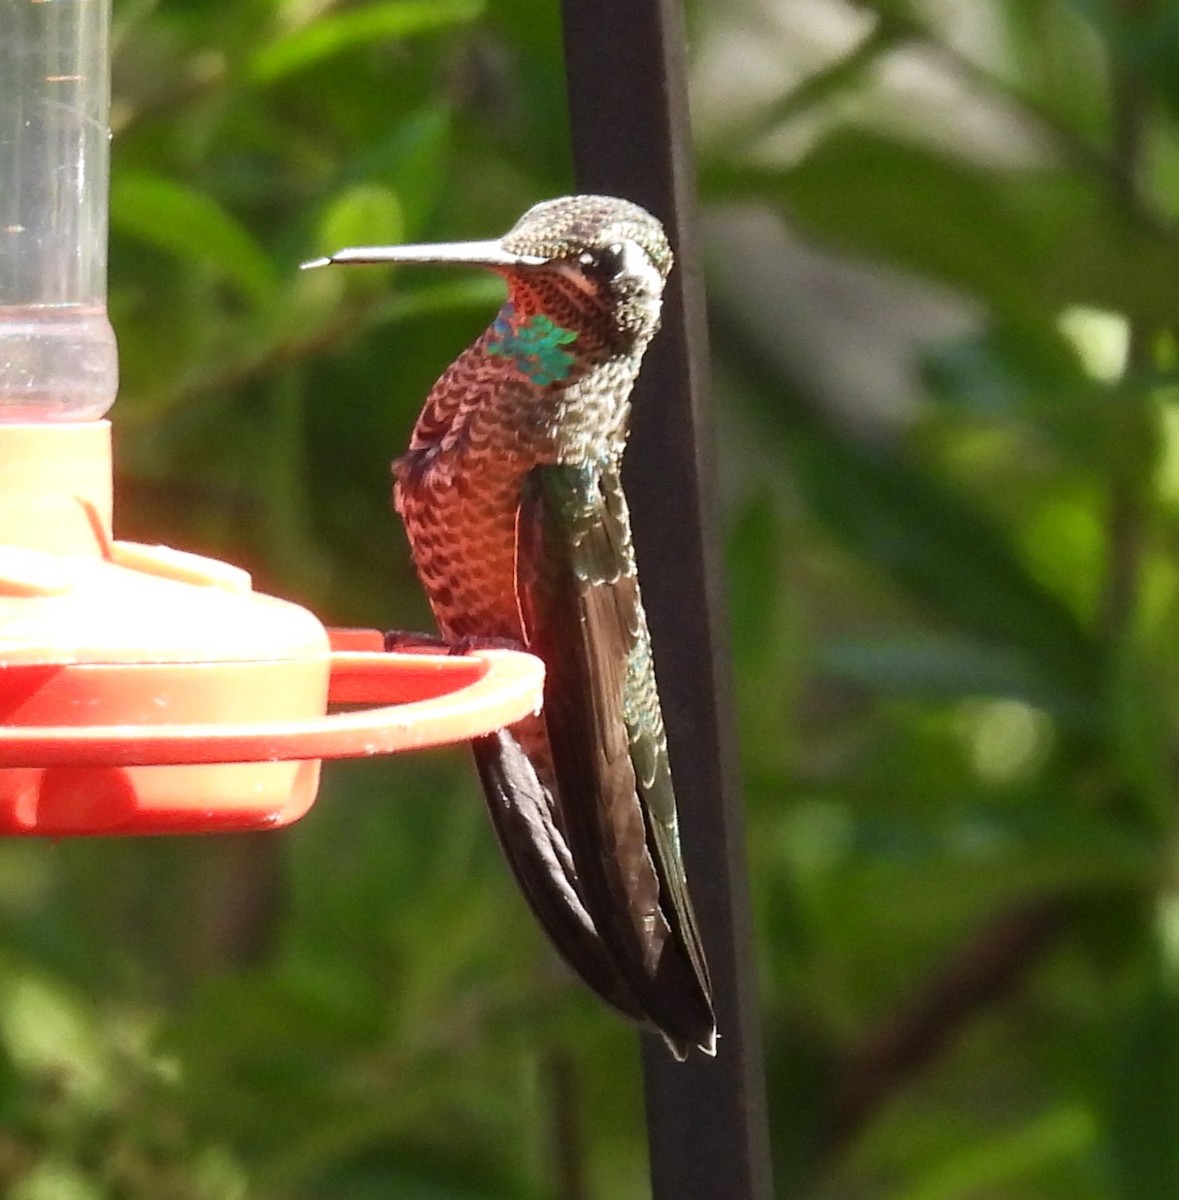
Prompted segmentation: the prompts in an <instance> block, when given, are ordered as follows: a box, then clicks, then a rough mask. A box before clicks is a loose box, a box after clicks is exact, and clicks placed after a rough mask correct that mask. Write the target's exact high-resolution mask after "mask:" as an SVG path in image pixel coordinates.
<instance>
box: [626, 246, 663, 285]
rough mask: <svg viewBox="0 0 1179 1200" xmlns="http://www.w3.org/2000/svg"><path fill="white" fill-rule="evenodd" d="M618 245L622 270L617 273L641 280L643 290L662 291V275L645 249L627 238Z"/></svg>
mask: <svg viewBox="0 0 1179 1200" xmlns="http://www.w3.org/2000/svg"><path fill="white" fill-rule="evenodd" d="M619 245H620V247H621V249H622V270H621V271H620V272H619V273H620V274H622V275H629V276H631V278H632V279H637V280H639V281H641V283H642V285H643V290H644V291H648V292H653V293H654V294H655V295H656V296H657V295H659V293H660V292H661V291H663V276H662V275H660V274H659V272H658V270H657V269H656V268H655V264H654V263H653V262H652V261H651V259H650V256H649V255H648V254H647V252H646V250H644V249H643V248H642V246H640V245H639V244H638V242H634V241H631V240H630V239H629V238H627V239H626V240H625V241H623V242H620V243H619Z"/></svg>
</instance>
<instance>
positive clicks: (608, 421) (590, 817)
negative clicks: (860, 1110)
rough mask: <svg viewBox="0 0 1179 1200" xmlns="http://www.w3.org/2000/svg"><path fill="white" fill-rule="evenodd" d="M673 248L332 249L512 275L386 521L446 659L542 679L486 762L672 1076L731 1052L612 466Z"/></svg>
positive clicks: (551, 233)
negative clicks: (667, 1059) (538, 668)
mask: <svg viewBox="0 0 1179 1200" xmlns="http://www.w3.org/2000/svg"><path fill="white" fill-rule="evenodd" d="M672 261H673V259H672V251H671V247H670V246H669V244H668V240H667V237H666V235H665V233H664V231H663V227H662V226H661V225H660V223H659V222H658V221H657V220H656V219H655V218H654V217H653V216H651V214H650V213H648V212H647V211H646V210H644V209H642V208H640V207H639V206H638V205H636V204H632V203H630V202H629V201H627V200H621V199H617V198H615V197H610V196H589V195H579V196H566V197H563V198H560V199H556V200H548V201H545V202H543V203H540V204H537V205H535V206H534V207H532V208H530V209H529V210H528V211H527V212H526V213H525V214H524V215H523V216H522V217H521V218H520V219H519V221H518V222H517V223H516V224H515V225H514V226H513V227H512V229H511V230H510V231H509V232H508V233H507V234H505V235H504V236H503V237H501V238H498V239H494V240H490V241H475V242H452V243H440V244H436V245H404V246H368V247H354V248H351V249H347V250H340V251H337V252H336V253H335V254H332V255H330V256H328V257H327V258H321V259H316V260H315V261H313V262H311V263H306V264H304V265H305V266H309V267H314V266H324V265H327V264H329V263H457V264H463V265H467V266H472V267H481V268H485V269H487V270H490V271H493V272H495V273H497V274H498V275H500V276H501V277H502V278H503V280H504V281H505V283H506V285H507V296H506V299H505V301H504V303H503V306H502V307H501V308H500V310H499V312H498V313H497V314H496V316H495V318H494V320H493V321H492V322H491V324H490V325H489V326H488V328H487V329H486V330H485V331H484V332H483V333H482V334H481V335H480V336H479V337H478V338H477V339H476V340H475V342H474V343H473V344H472V345H470V346H468V347H467V349H465V350H464V351H462V353H461V354H459V356H458V357H457V358H456V359H455V361H454V362H453V363H451V365H450V366H449V367H448V368H447V369H446V370H445V372H444V373H443V374H442V377H441V378H440V379H439V380H438V382H437V383H436V384H435V385H434V387H433V389H432V390H431V391H430V394H429V396H428V397H427V399H426V402H425V406H424V407H423V409H422V412H421V415H420V416H419V417H418V419H417V423H416V424H415V426H414V429H413V433H412V436H411V440H410V444H409V448H408V450H407V452H406V453H405V454H404V455H403V456H402V457H401V458H399V459H398V460H397V461H396V462H395V463H394V465H393V475H394V487H393V498H394V506H395V508H396V509H397V511H398V513H399V514H400V515H401V518H402V521H403V522H404V525H405V529H406V532H407V535H408V539H409V544H410V550H411V554H412V557H413V560H414V564H415V566H416V568H417V572H418V575H419V577H420V579H421V582H422V585H423V587H424V589H425V592H426V595H427V597H428V599H429V603H430V606H431V608H432V610H433V613H434V617H435V619H436V621H437V623H438V626H439V630H440V633H441V637H442V640H443V641H444V642H446V643H447V644H449V645H451V646H452V647H457V648H459V649H463V648H474V647H478V646H479V645H480V644H484V645H488V644H490V645H500V646H503V645H510V646H515V647H519V648H522V649H524V650H527V651H529V652H530V653H532V654H535V655H537V656H538V657H539V658H540V659H541V660H542V661H543V662H544V664H545V671H546V676H545V685H544V702H543V707H542V709H541V711H540V713H538V714H536V715H535V716H532V717H529V718H526V719H524V720H522V721H520V722H518V723H516V724H515V725H512V726H511V727H509V728H506V729H501V730H499V731H497V732H496V733H493V734H490V735H488V736H485V737H482V738H479V739H477V740H475V741H474V742H473V743H472V747H473V751H474V757H475V763H476V767H477V770H478V774H479V779H480V782H481V784H482V788H483V792H484V795H485V798H486V801H487V806H488V809H489V810H490V814H491V819H492V823H493V825H494V827H495V830H496V833H497V835H498V838H499V841H500V843H501V846H502V848H503V851H504V855H505V857H506V859H507V861H508V864H509V866H510V868H511V870H512V872H513V874H514V875H515V877H516V880H517V883H518V884H519V887H520V889H521V891H522V892H523V894H524V897H525V899H526V900H527V902H528V904H529V906H530V907H531V908H532V911H533V913H534V914H535V916H536V918H537V920H538V921H539V923H540V925H541V927H542V928H543V930H544V931H545V933H546V934H547V935H548V938H549V939H550V941H551V942H552V944H553V946H554V947H555V948H556V950H557V951H558V953H559V954H560V956H561V957H562V958H563V959H564V961H565V962H566V964H567V965H568V966H569V967H570V968H572V970H573V971H574V972H575V973H576V974H577V975H578V976H580V978H581V979H582V980H583V981H584V982H585V983H586V984H587V985H588V986H589V987H590V988H591V989H592V990H593V991H594V992H596V993H597V995H598V996H599V997H601V998H602V999H603V1000H604V1001H605V1002H606V1003H607V1004H609V1005H610V1006H611V1007H613V1008H614V1009H616V1010H618V1011H619V1012H621V1013H622V1014H624V1015H625V1016H627V1017H630V1018H632V1019H633V1020H635V1021H638V1022H640V1023H641V1024H643V1025H645V1026H647V1027H650V1028H653V1029H656V1030H658V1031H659V1032H660V1033H661V1034H662V1035H663V1037H664V1039H665V1041H666V1042H667V1045H668V1046H669V1048H670V1050H671V1051H672V1053H673V1054H674V1055H675V1056H676V1057H677V1058H679V1059H681V1060H682V1059H684V1058H686V1057H687V1056H688V1054H689V1053H690V1052H691V1050H692V1049H693V1048H698V1049H700V1050H702V1051H704V1052H705V1053H706V1054H710V1055H711V1054H715V1052H716V1021H715V1017H714V1015H713V1007H712V990H711V985H710V982H709V975H708V967H707V964H706V961H705V955H704V950H703V947H702V945H701V941H700V935H699V932H698V929H697V922H696V917H695V914H694V912H693V909H692V902H691V899H690V897H689V894H688V884H687V877H686V875H685V871H684V862H683V857H682V854H681V849H680V834H679V827H678V822H677V818H676V803H675V793H674V791H673V788H672V778H671V769H670V764H669V759H668V748H667V738H666V735H665V732H664V725H663V717H662V713H661V710H660V704H659V692H658V690H657V687H656V682H655V670H654V661H653V657H652V651H651V639H650V635H649V633H648V629H647V619H646V616H645V615H644V612H643V604H642V599H641V597H640V593H639V582H638V574H637V569H636V564H635V553H634V545H633V542H632V539H631V527H630V518H629V516H628V512H627V504H626V497H625V495H624V494H623V490H622V484H621V477H620V469H621V462H622V455H623V451H624V449H625V447H626V440H627V431H628V425H629V418H630V408H631V404H630V396H631V390H632V387H633V385H634V382H635V378H636V376H637V375H638V372H639V366H640V363H641V361H642V358H643V354H644V352H645V350H646V349H647V346H648V344H649V342H650V341H651V339H652V338H653V337H654V336H655V334H656V332H657V331H658V329H659V320H660V306H661V301H662V295H663V290H664V285H665V283H666V280H667V276H668V273H669V272H670V270H671V268H672Z"/></svg>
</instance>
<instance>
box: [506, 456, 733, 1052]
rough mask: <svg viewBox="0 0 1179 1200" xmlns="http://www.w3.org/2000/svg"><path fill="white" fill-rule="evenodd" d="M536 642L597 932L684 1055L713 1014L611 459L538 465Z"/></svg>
mask: <svg viewBox="0 0 1179 1200" xmlns="http://www.w3.org/2000/svg"><path fill="white" fill-rule="evenodd" d="M516 573H517V590H518V594H519V598H520V610H521V615H522V617H523V622H524V629H525V640H526V644H527V646H528V648H529V649H530V650H532V651H533V652H534V653H536V654H538V655H539V656H540V657H541V658H542V659H543V660H544V662H545V669H546V680H545V692H544V700H545V707H544V716H545V724H546V727H547V730H548V740H549V746H550V750H551V755H552V769H553V774H554V778H555V784H556V787H555V794H556V797H557V803H558V807H559V820H560V823H561V825H562V826H563V827H564V829H565V831H566V836H567V838H568V843H569V850H570V853H571V855H572V859H573V865H574V868H575V871H576V875H577V881H578V884H579V891H580V894H581V897H582V899H583V901H584V903H585V907H586V910H587V912H588V914H589V916H590V918H591V920H592V921H593V924H594V926H595V928H596V929H597V931H598V934H599V936H600V937H601V939H602V942H603V943H604V945H605V947H606V949H607V950H608V952H609V953H610V956H611V958H612V960H613V962H614V965H615V967H616V968H617V970H618V972H619V974H620V975H621V976H622V978H623V979H624V980H625V982H626V984H627V986H628V987H629V989H630V991H631V992H632V993H633V994H634V996H635V998H636V999H637V1000H638V1002H639V1003H640V1004H641V1005H642V1007H643V1008H644V1009H645V1011H646V1014H647V1016H648V1018H649V1019H650V1021H651V1022H652V1023H653V1024H654V1025H656V1026H657V1027H658V1028H659V1029H660V1030H661V1031H662V1032H663V1033H664V1035H665V1037H666V1038H667V1040H668V1042H669V1044H670V1045H671V1047H672V1049H673V1050H674V1051H675V1052H676V1053H677V1054H678V1055H680V1056H681V1057H682V1056H683V1055H684V1054H686V1053H687V1051H688V1049H690V1048H691V1047H692V1046H699V1047H701V1048H703V1049H705V1050H708V1051H710V1052H711V1050H712V1049H713V1047H714V1042H715V1020H714V1017H713V1012H712V1004H711V989H710V985H709V980H708V971H707V967H706V965H705V960H704V952H703V949H702V948H701V945H700V938H699V934H698V932H697V928H696V920H695V917H694V915H693V912H692V905H691V901H690V900H689V897H688V891H687V882H686V879H685V875H684V865H683V859H682V857H681V854H680V847H679V835H678V829H677V823H676V812H675V796H674V793H673V791H672V785H671V773H670V769H669V766H668V757H667V746H666V741H665V738H664V732H663V720H662V717H661V715H660V710H659V697H658V694H657V692H656V689H655V678H654V672H653V669H652V662H651V650H650V639H649V635H648V632H647V622H646V618H645V616H644V614H643V608H642V602H641V598H640V595H639V587H638V578H637V575H636V572H635V566H634V555H633V552H632V549H631V539H630V522H629V518H628V515H627V510H626V501H625V498H624V496H623V494H622V488H621V484H620V482H619V479H618V475H617V471H616V470H615V469H614V467H613V466H612V465H609V464H607V465H606V466H605V467H603V466H602V465H600V464H594V466H593V467H592V468H591V467H572V466H563V465H546V466H540V467H536V468H534V469H533V471H532V472H531V473H530V474H529V476H528V479H527V481H526V484H525V489H524V495H523V498H522V501H521V507H520V516H519V522H518V534H517V571H516Z"/></svg>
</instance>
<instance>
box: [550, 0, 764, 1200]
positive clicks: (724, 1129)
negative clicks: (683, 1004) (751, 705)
mask: <svg viewBox="0 0 1179 1200" xmlns="http://www.w3.org/2000/svg"><path fill="white" fill-rule="evenodd" d="M562 10H563V17H564V30H565V62H566V71H567V77H568V91H569V108H570V124H571V127H572V139H573V157H574V165H575V173H576V178H577V187H578V190H580V191H583V192H603V193H606V194H608V195H617V196H625V197H626V198H627V199H630V200H634V201H636V202H637V203H639V204H642V205H643V206H644V207H645V208H648V209H650V211H651V212H653V213H654V214H655V215H656V216H658V217H659V218H660V220H662V221H663V223H664V225H665V226H666V228H667V232H668V235H669V236H670V238H671V242H672V245H673V247H674V248H675V252H676V260H677V264H678V268H677V270H676V271H675V272H674V273H673V275H672V277H671V279H670V281H669V291H668V293H667V296H666V299H665V303H664V317H663V330H662V332H661V333H660V335H659V336H658V337H657V338H656V339H655V342H654V343H653V344H652V346H651V349H650V350H649V351H648V354H647V358H646V360H645V363H644V366H643V370H642V373H641V375H640V377H639V382H638V385H637V387H636V389H635V394H634V431H633V436H632V439H631V447H630V450H629V452H628V455H627V459H626V488H627V493H628V495H629V496H630V498H631V502H632V511H633V515H634V525H635V541H636V547H637V552H638V556H639V563H640V570H641V573H642V580H643V599H644V602H645V606H646V609H647V612H648V616H649V618H650V623H651V632H652V638H653V640H654V643H655V657H656V661H657V663H658V671H659V690H660V694H661V695H662V698H663V707H664V715H665V718H666V720H667V725H668V736H669V739H670V742H671V755H672V767H673V771H674V774H675V781H676V794H677V797H678V799H679V806H680V817H681V824H682V827H683V833H684V855H685V858H686V860H687V867H688V873H689V877H690V880H691V886H692V894H693V897H694V899H695V903H696V908H697V915H698V916H699V918H700V924H701V931H702V935H703V938H704V944H705V947H706V949H707V951H708V957H709V962H710V965H711V968H712V977H713V985H714V989H715V992H716V1009H717V1023H718V1027H719V1031H720V1044H719V1050H718V1053H717V1056H716V1058H715V1059H713V1060H707V1059H705V1058H703V1057H702V1056H696V1057H694V1058H692V1059H690V1060H689V1061H688V1062H687V1063H677V1062H675V1061H674V1060H673V1059H672V1058H671V1056H670V1055H669V1054H668V1053H667V1051H666V1050H665V1049H664V1047H663V1045H662V1043H661V1042H660V1041H659V1040H658V1039H656V1038H653V1037H652V1038H645V1039H644V1046H643V1067H644V1077H645V1080H646V1107H647V1127H648V1137H649V1148H650V1157H651V1181H652V1190H653V1194H654V1196H655V1197H656V1200H768V1198H769V1196H770V1165H769V1147H768V1136H767V1130H766V1119H765V1086H764V1079H763V1073H762V1063H761V1038H760V1030H759V1025H758V1017H757V988H756V978H755V973H754V968H753V952H752V936H751V933H752V931H751V914H750V902H749V881H748V874H747V869H746V861H745V846H744V819H743V814H742V810H741V804H740V797H739V794H738V789H737V783H736V779H737V771H736V754H735V739H734V734H733V725H732V711H733V706H732V702H731V686H730V678H729V672H728V656H727V652H726V637H725V634H724V622H723V619H722V614H723V608H724V598H723V591H724V587H723V580H724V576H723V566H722V562H721V552H720V540H719V536H718V530H717V522H716V503H715V499H714V482H713V454H712V446H711V439H710V436H709V434H710V429H709V421H708V418H707V415H706V412H705V403H704V394H705V387H706V382H707V375H708V349H707V338H706V328H705V320H704V302H703V290H702V287H701V284H700V277H699V268H698V264H697V261H696V256H695V252H694V246H693V232H694V230H693V213H694V205H695V179H694V175H693V170H692V162H691V137H690V131H689V121H688V107H687V78H686V75H687V71H686V56H685V50H686V46H685V42H686V37H685V31H684V24H683V13H682V10H681V7H680V2H679V0H562Z"/></svg>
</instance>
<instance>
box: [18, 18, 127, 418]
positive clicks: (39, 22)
mask: <svg viewBox="0 0 1179 1200" xmlns="http://www.w3.org/2000/svg"><path fill="white" fill-rule="evenodd" d="M0 30H3V36H0V181H2V186H0V422H43V421H88V420H96V419H97V418H99V417H101V416H103V414H104V413H106V411H107V410H108V409H109V408H110V406H111V405H112V404H113V403H114V399H115V391H116V388H117V385H118V363H117V358H116V352H115V337H114V332H113V330H112V329H111V325H110V321H109V320H108V318H107V310H106V243H107V207H108V192H109V186H108V179H109V162H110V47H109V30H110V0H54V2H53V3H51V4H46V3H42V2H38V0H0Z"/></svg>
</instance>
